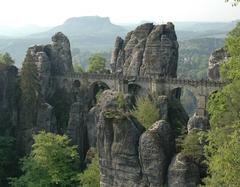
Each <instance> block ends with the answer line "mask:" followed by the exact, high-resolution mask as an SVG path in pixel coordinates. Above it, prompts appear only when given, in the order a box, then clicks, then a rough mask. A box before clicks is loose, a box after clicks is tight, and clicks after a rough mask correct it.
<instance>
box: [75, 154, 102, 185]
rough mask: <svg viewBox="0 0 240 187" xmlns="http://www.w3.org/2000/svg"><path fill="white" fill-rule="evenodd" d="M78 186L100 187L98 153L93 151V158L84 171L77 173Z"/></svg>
mask: <svg viewBox="0 0 240 187" xmlns="http://www.w3.org/2000/svg"><path fill="white" fill-rule="evenodd" d="M79 177H80V181H81V182H80V184H81V185H80V186H83V187H100V170H99V158H98V153H97V152H96V153H95V156H94V158H93V159H92V161H91V163H90V164H89V165H88V167H87V169H86V170H85V171H84V173H81V174H80V175H79Z"/></svg>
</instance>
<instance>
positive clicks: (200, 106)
mask: <svg viewBox="0 0 240 187" xmlns="http://www.w3.org/2000/svg"><path fill="white" fill-rule="evenodd" d="M196 98H197V110H196V115H197V116H206V115H207V111H206V107H207V106H206V105H207V96H206V95H198V96H197V97H196Z"/></svg>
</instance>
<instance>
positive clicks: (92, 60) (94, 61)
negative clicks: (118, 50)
mask: <svg viewBox="0 0 240 187" xmlns="http://www.w3.org/2000/svg"><path fill="white" fill-rule="evenodd" d="M106 62H107V60H106V59H105V58H103V57H102V56H101V54H98V53H96V54H93V55H92V56H90V57H89V59H88V70H87V71H88V72H89V73H107V72H108V71H107V69H106Z"/></svg>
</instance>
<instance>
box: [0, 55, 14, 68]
mask: <svg viewBox="0 0 240 187" xmlns="http://www.w3.org/2000/svg"><path fill="white" fill-rule="evenodd" d="M14 63H15V62H14V60H13V59H12V57H11V56H10V54H9V53H4V54H0V64H5V65H13V64H14Z"/></svg>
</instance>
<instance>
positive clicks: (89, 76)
mask: <svg viewBox="0 0 240 187" xmlns="http://www.w3.org/2000/svg"><path fill="white" fill-rule="evenodd" d="M64 77H66V78H77V79H79V78H85V79H99V80H101V79H105V80H106V79H108V80H116V79H117V80H128V81H129V82H150V81H152V80H155V81H156V82H159V83H166V84H179V85H190V86H193V87H198V86H205V87H223V86H224V85H226V84H227V82H223V81H212V80H203V79H202V80H191V79H182V78H172V77H163V76H159V77H156V76H155V77H151V76H124V75H123V74H102V73H68V74H66V75H64Z"/></svg>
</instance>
